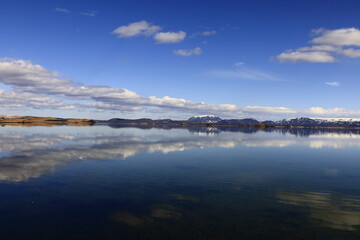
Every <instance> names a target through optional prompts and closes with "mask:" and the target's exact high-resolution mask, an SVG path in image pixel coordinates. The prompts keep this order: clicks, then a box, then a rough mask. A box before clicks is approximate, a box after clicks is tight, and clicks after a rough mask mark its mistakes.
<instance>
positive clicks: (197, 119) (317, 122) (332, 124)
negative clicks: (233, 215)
mask: <svg viewBox="0 0 360 240" xmlns="http://www.w3.org/2000/svg"><path fill="white" fill-rule="evenodd" d="M96 123H97V124H111V125H158V126H175V125H178V126H189V125H191V126H193V125H194V126H238V127H258V128H267V127H296V128H299V127H307V128H316V127H324V128H360V121H359V120H357V119H356V120H352V119H313V118H306V117H300V118H293V119H283V120H280V121H258V120H256V119H254V118H244V119H221V118H220V117H217V116H215V115H199V116H194V117H191V118H189V119H188V120H183V121H181V120H171V119H160V120H153V119H150V118H141V119H122V118H113V119H110V120H107V121H96Z"/></svg>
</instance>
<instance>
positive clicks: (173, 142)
mask: <svg viewBox="0 0 360 240" xmlns="http://www.w3.org/2000/svg"><path fill="white" fill-rule="evenodd" d="M58 128H59V129H66V130H67V131H66V132H65V133H63V132H62V131H61V130H60V131H59V132H62V133H61V134H60V133H57V132H52V133H46V132H45V133H44V131H43V130H44V129H45V130H47V128H44V129H43V128H34V129H32V128H21V129H15V128H11V127H8V128H1V129H0V131H1V135H0V152H2V155H0V181H12V182H20V181H26V180H28V179H29V178H34V177H39V176H41V175H42V174H44V173H49V172H52V171H54V169H55V166H56V165H59V164H67V163H70V162H75V161H83V160H107V159H124V158H128V157H131V156H134V155H136V154H138V153H141V152H147V153H153V152H161V153H163V154H167V153H170V152H176V151H186V150H189V149H194V148H200V149H201V148H208V147H220V148H233V147H236V146H239V145H241V146H246V147H289V146H306V147H309V148H324V147H328V148H346V147H360V133H359V132H358V131H357V130H355V131H353V132H351V131H349V130H346V131H339V130H313V129H309V130H306V129H272V130H270V131H259V130H257V129H255V128H231V129H230V128H225V129H219V128H199V129H193V128H190V129H172V130H164V129H148V130H139V129H138V130H137V129H135V128H117V129H115V130H111V128H108V127H105V126H101V127H89V128H88V129H93V130H97V131H95V133H92V132H91V131H90V133H87V132H86V131H84V128H76V127H58ZM15 130H16V131H15ZM53 130H54V129H52V131H53ZM78 130H79V131H78ZM80 130H81V131H80ZM109 130H111V131H109ZM170 132H171V134H169V133H170Z"/></svg>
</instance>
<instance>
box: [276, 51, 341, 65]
mask: <svg viewBox="0 0 360 240" xmlns="http://www.w3.org/2000/svg"><path fill="white" fill-rule="evenodd" d="M276 59H277V60H278V61H279V62H282V63H283V62H293V63H296V62H312V63H315V62H320V63H327V62H335V61H336V60H335V58H334V57H333V56H331V55H330V54H329V53H327V52H320V51H314V52H284V53H281V54H280V55H278V56H276Z"/></svg>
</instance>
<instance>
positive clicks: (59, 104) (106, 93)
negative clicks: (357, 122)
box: [0, 58, 360, 120]
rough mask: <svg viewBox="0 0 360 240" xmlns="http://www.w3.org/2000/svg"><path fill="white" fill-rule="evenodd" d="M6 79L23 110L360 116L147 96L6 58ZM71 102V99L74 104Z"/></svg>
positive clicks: (1, 72)
mask: <svg viewBox="0 0 360 240" xmlns="http://www.w3.org/2000/svg"><path fill="white" fill-rule="evenodd" d="M245 71H246V70H245ZM251 74H252V75H251ZM240 75H241V74H240ZM249 76H252V77H253V78H259V79H263V78H264V77H265V78H266V77H268V78H269V75H268V74H265V73H263V72H260V71H255V70H249V69H248V77H249ZM271 79H273V77H272V76H270V80H271ZM0 83H2V84H6V85H8V86H10V87H11V88H12V91H5V90H1V89H0V106H1V107H9V108H19V109H20V108H24V109H28V108H37V109H63V110H73V109H76V110H97V111H115V112H125V113H132V112H137V113H138V112H140V111H151V110H156V109H158V110H162V111H163V112H164V114H176V115H177V116H179V115H180V114H181V115H182V116H189V115H193V114H196V115H198V114H215V115H219V116H221V117H227V118H244V117H257V118H260V119H263V120H265V119H279V118H283V117H284V116H288V117H299V116H309V117H342V118H344V117H351V118H356V117H360V110H351V109H344V108H329V109H325V108H322V107H312V108H309V109H293V108H287V107H270V106H244V107H242V106H237V105H234V104H218V105H215V104H208V103H204V102H193V101H190V100H187V99H182V98H173V97H169V96H165V97H155V96H151V97H145V96H141V95H139V94H137V93H135V92H133V91H130V90H127V89H122V88H113V87H108V86H98V85H86V84H81V83H74V82H72V81H70V80H64V79H61V78H60V77H59V74H58V73H56V72H54V71H50V70H47V69H45V68H44V67H42V66H40V65H36V64H33V63H31V62H30V61H26V60H21V59H20V60H14V59H8V58H3V59H0ZM66 102H71V104H67V103H66Z"/></svg>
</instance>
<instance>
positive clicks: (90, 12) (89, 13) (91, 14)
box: [79, 11, 97, 17]
mask: <svg viewBox="0 0 360 240" xmlns="http://www.w3.org/2000/svg"><path fill="white" fill-rule="evenodd" d="M79 14H80V15H83V16H88V17H95V16H96V15H97V12H96V11H87V12H81V13H79Z"/></svg>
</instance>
